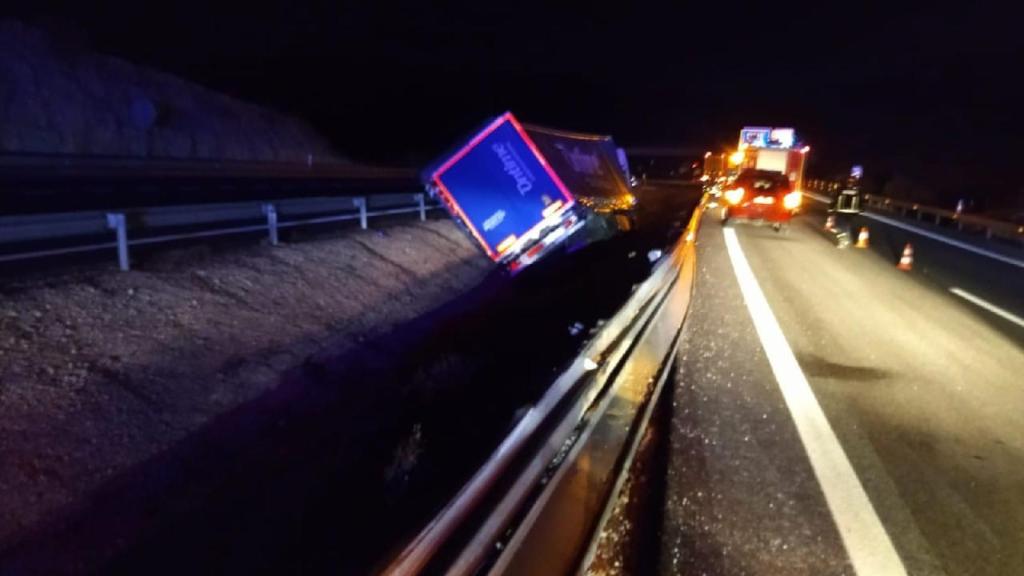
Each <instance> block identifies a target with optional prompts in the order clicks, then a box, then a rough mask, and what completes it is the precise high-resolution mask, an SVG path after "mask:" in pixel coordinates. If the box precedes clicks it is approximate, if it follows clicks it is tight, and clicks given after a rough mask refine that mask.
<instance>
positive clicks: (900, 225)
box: [861, 212, 1024, 268]
mask: <svg viewBox="0 0 1024 576" xmlns="http://www.w3.org/2000/svg"><path fill="white" fill-rule="evenodd" d="M861 214H863V215H864V216H865V217H867V218H871V219H872V220H877V221H879V222H883V223H885V224H888V225H890V226H895V227H897V228H902V229H904V230H906V231H907V232H913V233H914V234H917V235H920V236H924V237H926V238H931V239H932V240H938V241H939V242H943V243H945V244H949V245H950V246H956V247H957V248H960V249H963V250H967V251H968V252H974V253H975V254H980V255H981V256H987V257H989V258H992V259H993V260H999V261H1000V262H1005V263H1006V264H1009V265H1011V266H1016V267H1018V268H1024V262H1022V261H1020V260H1014V259H1013V258H1010V257H1009V256H1003V255H1002V254H996V253H995V252H990V251H988V250H985V249H984V248H978V247H977V246H972V245H970V244H967V243H966V242H961V241H959V240H953V239H952V238H947V237H945V236H942V235H941V234H936V233H934V232H929V231H927V230H924V229H922V228H918V227H917V226H909V225H907V224H904V223H902V222H897V221H896V220H893V219H892V218H886V217H885V216H879V215H878V214H872V213H871V212H862V213H861Z"/></svg>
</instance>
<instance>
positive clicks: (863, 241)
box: [856, 226, 869, 248]
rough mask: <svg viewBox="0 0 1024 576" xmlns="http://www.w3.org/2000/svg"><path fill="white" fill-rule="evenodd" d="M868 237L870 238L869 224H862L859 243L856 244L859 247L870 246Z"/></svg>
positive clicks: (858, 238)
mask: <svg viewBox="0 0 1024 576" xmlns="http://www.w3.org/2000/svg"><path fill="white" fill-rule="evenodd" d="M868 238H869V235H868V227H867V226H861V227H860V234H857V244H856V247H857V248H867V247H868Z"/></svg>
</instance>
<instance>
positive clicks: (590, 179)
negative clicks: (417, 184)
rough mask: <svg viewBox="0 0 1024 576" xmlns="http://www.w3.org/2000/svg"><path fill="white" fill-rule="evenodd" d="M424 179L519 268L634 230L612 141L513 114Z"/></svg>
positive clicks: (488, 245) (489, 248) (488, 248)
mask: <svg viewBox="0 0 1024 576" xmlns="http://www.w3.org/2000/svg"><path fill="white" fill-rule="evenodd" d="M423 179H424V181H425V184H426V186H427V189H428V190H429V191H430V192H431V194H434V195H436V196H438V197H439V198H440V199H441V201H442V203H443V204H444V206H445V207H446V208H447V209H448V211H449V212H450V213H451V215H452V217H453V218H455V219H456V220H458V221H459V222H461V223H462V224H463V225H464V226H465V228H466V230H467V231H468V232H469V233H470V235H472V236H473V238H474V239H475V240H476V242H477V243H478V244H479V245H480V246H481V248H482V249H483V250H484V252H486V253H487V255H488V256H489V257H490V258H491V259H492V260H494V261H495V262H498V263H500V264H503V265H505V266H507V267H508V268H509V269H510V270H512V271H516V270H519V269H522V268H523V267H525V266H528V265H529V264H531V263H533V262H535V261H537V260H538V259H540V258H541V257H542V256H543V255H544V254H546V253H548V252H549V251H551V250H552V249H554V248H556V247H559V246H579V245H581V244H584V243H586V242H589V241H593V240H597V239H601V238H606V237H608V236H610V235H612V234H614V233H615V232H617V231H619V230H623V229H629V228H630V226H631V225H632V220H631V218H632V217H631V211H632V209H633V206H634V204H635V200H634V198H633V195H632V194H630V192H629V186H628V184H627V182H628V177H627V176H625V172H624V171H623V168H622V167H620V166H619V163H618V162H617V157H616V148H615V144H614V142H613V141H612V140H611V138H610V137H607V136H596V135H591V134H580V133H574V132H564V131H558V130H552V129H548V128H542V127H539V126H525V127H524V126H523V125H522V124H520V123H519V121H518V120H516V118H515V117H514V116H513V115H512V114H511V113H509V112H506V113H505V114H502V115H501V116H499V117H497V118H495V119H493V120H491V121H489V122H487V124H486V125H484V126H483V127H482V128H481V129H480V130H479V131H477V132H475V133H474V134H473V135H472V136H471V137H469V138H467V139H465V140H464V141H463V142H462V143H461V145H460V146H459V147H458V148H456V149H455V150H454V151H453V152H451V153H450V154H447V155H445V156H444V157H443V159H442V160H440V161H438V162H436V163H435V164H433V165H431V166H430V167H428V168H427V169H426V170H425V171H424V172H423ZM567 240H570V241H569V242H568V243H567V242H566V241H567Z"/></svg>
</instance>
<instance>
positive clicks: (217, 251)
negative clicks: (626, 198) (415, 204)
mask: <svg viewBox="0 0 1024 576" xmlns="http://www.w3.org/2000/svg"><path fill="white" fill-rule="evenodd" d="M489 270H491V265H490V262H489V261H488V260H487V259H486V258H485V257H483V256H481V255H480V253H479V252H478V250H477V249H476V247H475V246H474V245H472V244H471V243H470V242H469V240H468V239H467V238H466V237H465V236H464V235H463V234H462V233H461V232H460V231H459V230H458V229H457V228H456V227H455V225H454V224H453V223H452V222H451V221H448V220H431V221H427V222H423V223H419V222H417V223H406V224H392V225H390V226H387V227H384V228H379V229H377V230H368V231H361V230H352V231H351V232H348V233H343V234H335V235H333V236H327V237H324V236H319V237H314V238H311V239H306V240H303V241H294V242H291V243H286V244H283V245H281V246H279V247H270V246H266V245H253V244H243V245H241V246H238V245H228V246H221V247H216V246H214V247H210V246H200V247H189V248H183V249H176V250H162V251H160V252H158V253H155V254H153V255H151V256H150V257H148V258H147V259H146V261H145V262H143V264H142V266H140V267H139V268H138V269H137V270H134V271H132V272H129V273H121V272H118V271H116V270H114V269H112V268H103V267H97V266H95V265H93V266H91V267H82V268H80V269H64V270H62V271H57V272H53V271H41V272H36V273H31V274H20V275H19V276H18V277H14V278H12V277H6V278H0V510H3V511H4V513H3V514H0V555H2V551H3V549H4V548H5V547H6V546H7V545H9V544H11V543H12V542H13V541H15V540H16V539H17V538H18V536H19V535H21V534H22V533H25V532H26V531H31V530H32V529H33V528H34V527H35V526H37V525H39V524H40V523H42V522H45V520H46V519H47V518H48V517H51V516H53V515H56V514H59V512H60V510H61V509H62V508H64V507H66V506H69V505H72V504H73V503H75V502H76V501H77V500H81V499H82V498H85V497H87V495H88V494H89V493H90V491H91V490H93V489H95V488H96V487H97V486H99V485H100V484H102V483H103V482H104V481H106V480H107V479H109V478H111V477H113V476H114V475H116V474H118V473H120V472H122V471H124V470H126V469H127V468H129V467H131V466H133V465H136V464H138V463H139V462H141V461H144V460H145V459H147V458H149V457H152V456H154V455H155V454H157V453H159V452H160V451H162V450H164V449H166V448H168V447H169V446H171V445H173V444H174V443H176V442H178V441H180V440H181V439H183V438H184V437H185V436H186V435H188V434H189V433H190V432H193V431H195V430H197V429H199V428H200V427H202V426H204V425H206V424H207V423H209V422H210V421H211V420H212V419H214V418H215V417H217V416H218V415H221V414H224V413H226V412H228V411H230V410H232V409H233V408H236V407H238V406H239V405H241V404H243V403H245V402H247V401H249V400H252V399H254V398H257V397H259V396H261V395H262V394H265V393H267V392H269V391H271V390H272V389H274V387H275V385H276V384H277V383H278V380H279V377H280V376H281V375H282V373H284V372H285V371H287V370H288V369H290V368H292V367H295V366H298V365H301V364H303V363H304V362H305V361H306V360H307V358H309V357H311V356H312V355H316V354H317V353H318V352H319V351H322V350H330V351H332V353H338V352H339V351H343V350H345V348H346V347H347V346H352V345H355V344H356V343H358V342H361V341H363V340H364V339H366V338H370V337H372V336H374V335H376V334H380V333H383V332H386V331H387V330H388V329H389V328H390V327H392V326H394V325H395V324H396V323H400V322H403V321H407V320H409V319H411V318H413V317H416V316H418V315H420V314H422V313H424V312H426V311H427V310H430V309H432V308H434V307H436V306H438V305H439V304H441V303H442V302H444V301H446V300H449V299H452V298H454V297H456V296H458V295H459V294H461V293H463V292H465V291H466V290H467V289H468V288H469V287H470V286H472V285H474V284H476V283H478V282H479V281H480V280H481V278H483V276H484V275H485V274H486V273H487V272H488V271H489Z"/></svg>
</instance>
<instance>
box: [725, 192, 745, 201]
mask: <svg viewBox="0 0 1024 576" xmlns="http://www.w3.org/2000/svg"><path fill="white" fill-rule="evenodd" d="M746 193H747V191H746V190H744V189H743V188H733V189H732V190H726V191H725V199H726V200H728V201H729V204H739V203H740V202H743V195H744V194H746Z"/></svg>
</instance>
